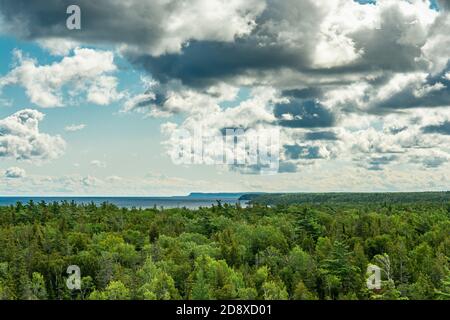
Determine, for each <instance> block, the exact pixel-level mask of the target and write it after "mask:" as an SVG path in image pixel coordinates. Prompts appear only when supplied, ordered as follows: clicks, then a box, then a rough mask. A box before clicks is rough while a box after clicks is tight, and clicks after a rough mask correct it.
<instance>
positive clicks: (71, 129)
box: [64, 123, 86, 132]
mask: <svg viewBox="0 0 450 320" xmlns="http://www.w3.org/2000/svg"><path fill="white" fill-rule="evenodd" d="M84 128H86V125H85V124H84V123H81V124H71V125H69V126H66V127H65V128H64V130H65V131H68V132H75V131H80V130H83V129H84Z"/></svg>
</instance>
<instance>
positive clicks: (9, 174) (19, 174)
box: [3, 167, 27, 179]
mask: <svg viewBox="0 0 450 320" xmlns="http://www.w3.org/2000/svg"><path fill="white" fill-rule="evenodd" d="M3 175H4V177H5V178H10V179H18V178H24V177H26V175H27V174H26V172H25V170H24V169H22V168H18V167H11V168H8V169H6V170H5V172H4V174H3Z"/></svg>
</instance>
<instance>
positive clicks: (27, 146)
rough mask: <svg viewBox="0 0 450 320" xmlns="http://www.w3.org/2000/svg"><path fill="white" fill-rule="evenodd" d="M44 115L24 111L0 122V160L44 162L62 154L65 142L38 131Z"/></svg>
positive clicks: (34, 111)
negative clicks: (3, 158)
mask: <svg viewBox="0 0 450 320" xmlns="http://www.w3.org/2000/svg"><path fill="white" fill-rule="evenodd" d="M43 119H44V114H43V113H41V112H39V111H36V110H31V109H24V110H21V111H18V112H16V113H14V114H13V115H11V116H9V117H7V118H4V119H1V120H0V158H1V157H11V158H15V159H17V160H30V161H31V160H33V161H45V160H49V159H55V158H58V157H60V156H61V155H62V154H63V153H64V149H65V146H66V143H65V141H64V140H63V139H62V138H61V137H60V136H58V135H57V136H51V135H49V134H45V133H41V132H40V131H39V122H40V121H42V120H43Z"/></svg>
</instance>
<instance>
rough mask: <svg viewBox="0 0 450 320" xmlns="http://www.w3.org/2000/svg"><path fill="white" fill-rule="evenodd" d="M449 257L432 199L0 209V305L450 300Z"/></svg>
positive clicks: (443, 211)
mask: <svg viewBox="0 0 450 320" xmlns="http://www.w3.org/2000/svg"><path fill="white" fill-rule="evenodd" d="M449 257H450V203H447V204H443V203H441V202H439V201H438V202H435V203H429V202H428V203H422V202H420V201H416V202H409V203H407V204H398V203H397V204H395V203H394V204H392V203H389V204H388V203H385V202H381V203H372V204H367V203H366V204H360V203H351V202H348V203H343V204H333V205H328V204H322V205H318V204H297V205H289V206H288V205H278V206H270V207H269V206H262V205H256V204H255V205H252V206H249V207H246V208H243V207H240V206H239V205H237V206H229V205H221V204H220V203H218V204H217V205H215V206H214V207H212V208H200V209H198V210H188V209H183V208H180V209H157V208H153V209H124V208H118V207H116V206H114V205H110V204H106V203H105V204H103V205H101V206H95V205H93V204H91V205H76V204H75V203H67V202H63V203H59V204H58V203H51V204H45V203H39V204H37V203H33V202H30V203H28V204H20V203H18V204H17V205H15V206H9V207H0V299H311V300H314V299H450V270H449V267H450V265H449ZM369 263H373V264H376V265H378V266H380V267H382V269H383V272H382V276H383V282H382V288H381V289H380V290H369V289H368V288H367V286H366V279H367V274H366V270H367V266H368V264H369ZM70 265H77V266H79V267H80V269H81V276H82V286H81V289H80V290H69V289H68V288H67V286H66V279H67V277H68V274H67V273H66V270H67V267H68V266H70Z"/></svg>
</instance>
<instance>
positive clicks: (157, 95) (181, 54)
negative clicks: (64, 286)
mask: <svg viewBox="0 0 450 320" xmlns="http://www.w3.org/2000/svg"><path fill="white" fill-rule="evenodd" d="M73 4H75V5H77V6H78V7H79V8H80V12H81V19H80V22H81V24H80V26H81V29H72V30H71V29H69V28H68V27H67V24H66V22H67V19H68V18H69V17H70V16H71V14H67V8H68V7H69V6H70V5H73ZM449 10H450V1H448V0H440V1H438V0H436V1H428V0H408V1H407V0H378V1H365V0H364V1H363V0H360V1H353V0H335V1H317V0H304V1H296V0H283V1H275V0H230V1H222V0H191V1H186V0H164V1H163V0H155V1H144V0H129V1H126V2H125V1H120V0H108V1H107V0H97V1H95V3H94V2H92V1H88V0H83V1H75V0H71V1H65V0H42V1H26V0H14V1H12V0H0V195H117V196H120V195H148V196H152V195H183V194H188V193H190V192H250V191H265V192H346V191H349V192H380V191H383V192H384V191H428V190H449V185H450V183H449V181H450V170H449V169H450V163H449V160H450V108H449V106H450V65H449V63H448V62H449V61H448V60H449V57H450V34H449V32H448V30H450V11H449ZM227 129H228V130H240V131H239V132H242V136H241V137H243V138H244V139H246V140H245V141H246V142H247V145H240V147H236V146H235V145H233V146H229V145H225V146H224V145H222V144H220V143H219V142H220V141H221V140H220V139H223V138H224V135H225V132H226V130H227ZM181 133H183V134H186V133H190V134H191V137H192V136H194V135H195V134H196V133H200V136H202V137H203V144H202V146H203V149H202V152H203V156H202V158H201V160H200V161H197V162H195V161H193V160H192V159H195V156H193V157H190V158H189V159H191V162H195V163H191V162H189V161H185V162H183V163H180V162H179V161H176V160H177V155H179V154H180V153H179V152H180V148H182V146H185V143H186V141H191V140H186V139H187V138H186V135H183V134H181ZM211 137H213V138H211ZM217 137H219V140H217V139H216V138H217ZM266 142H267V143H269V142H270V143H271V146H272V147H275V149H274V150H275V151H273V150H272V152H271V153H270V155H271V156H272V157H273V158H271V159H270V160H271V161H270V162H269V163H267V162H264V161H263V160H264V159H262V158H258V159H257V160H258V161H256V162H254V161H253V162H252V161H249V158H246V161H244V162H243V163H218V162H220V161H216V162H215V161H214V160H215V159H216V160H217V158H214V157H215V155H216V154H215V153H214V152H217V151H218V150H219V155H220V151H223V150H225V151H224V152H225V154H229V153H230V152H231V153H233V152H234V153H236V154H240V155H242V154H246V152H248V150H249V149H248V148H250V149H251V148H252V146H253V147H255V146H256V147H255V148H257V149H258V148H262V147H263V146H264V144H265V143H266ZM261 150H262V149H258V151H259V152H260V153H259V155H261V154H263V153H262V151H261ZM275 159H276V161H275ZM275 162H276V165H275V166H274V163H275ZM268 168H269V169H270V170H268Z"/></svg>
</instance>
